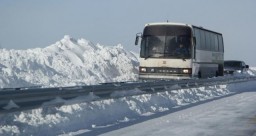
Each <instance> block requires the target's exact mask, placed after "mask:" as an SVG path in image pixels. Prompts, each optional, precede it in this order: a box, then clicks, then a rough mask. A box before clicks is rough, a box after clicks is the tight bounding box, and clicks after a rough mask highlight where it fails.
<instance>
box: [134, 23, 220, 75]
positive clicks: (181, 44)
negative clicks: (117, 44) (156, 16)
mask: <svg viewBox="0 0 256 136" xmlns="http://www.w3.org/2000/svg"><path fill="white" fill-rule="evenodd" d="M139 41H141V42H140V58H139V62H140V66H139V79H190V78H207V77H214V76H223V66H224V42H223V37H222V34H221V33H219V32H215V31H212V30H208V29H205V28H203V27H198V26H194V25H191V24H185V23H171V22H163V23H149V24H146V25H145V27H144V30H143V33H137V34H136V40H135V45H138V43H139Z"/></svg>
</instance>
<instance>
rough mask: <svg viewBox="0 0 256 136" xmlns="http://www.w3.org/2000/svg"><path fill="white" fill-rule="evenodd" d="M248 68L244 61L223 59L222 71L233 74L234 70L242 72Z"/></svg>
mask: <svg viewBox="0 0 256 136" xmlns="http://www.w3.org/2000/svg"><path fill="white" fill-rule="evenodd" d="M248 68H249V65H246V64H245V63H244V61H239V60H227V61H224V73H225V74H233V73H234V72H237V73H243V72H245V71H246V70H247V69H248Z"/></svg>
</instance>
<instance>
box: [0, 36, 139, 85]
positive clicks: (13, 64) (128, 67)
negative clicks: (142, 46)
mask: <svg viewBox="0 0 256 136" xmlns="http://www.w3.org/2000/svg"><path fill="white" fill-rule="evenodd" d="M137 73H138V60H137V57H136V56H135V54H134V53H132V52H129V51H126V50H124V48H123V46H122V45H117V46H112V47H110V46H102V45H99V44H96V45H94V44H93V43H91V42H90V41H88V40H85V39H78V40H76V39H74V38H71V37H70V36H68V35H66V36H64V38H63V39H61V40H60V41H58V42H56V43H55V44H53V45H50V46H48V47H46V48H36V49H28V50H6V49H0V87H2V88H3V87H7V88H8V87H27V86H45V87H54V86H74V85H81V84H82V85H83V84H87V85H89V84H98V83H102V82H118V81H134V80H137Z"/></svg>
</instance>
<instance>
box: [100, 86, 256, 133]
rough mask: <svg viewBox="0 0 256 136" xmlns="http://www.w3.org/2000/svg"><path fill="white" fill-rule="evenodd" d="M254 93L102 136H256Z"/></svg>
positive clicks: (177, 112) (197, 107) (169, 115)
mask: <svg viewBox="0 0 256 136" xmlns="http://www.w3.org/2000/svg"><path fill="white" fill-rule="evenodd" d="M255 105H256V91H252V92H244V93H239V94H236V95H233V96H229V97H224V98H222V99H218V100H214V101H210V102H207V103H203V104H200V105H197V106H193V107H190V108H187V109H183V110H178V111H176V112H173V113H170V114H167V115H164V116H160V117H158V118H153V119H150V120H146V121H142V122H141V123H137V124H133V125H130V126H127V127H124V128H121V129H115V130H112V131H111V130H109V132H107V133H104V134H102V135H103V136H113V135H116V136H117V135H120V136H121V135H122V136H143V135H147V136H156V135H159V136H170V135H172V136H199V135H200V136H256V108H255V107H256V106H255Z"/></svg>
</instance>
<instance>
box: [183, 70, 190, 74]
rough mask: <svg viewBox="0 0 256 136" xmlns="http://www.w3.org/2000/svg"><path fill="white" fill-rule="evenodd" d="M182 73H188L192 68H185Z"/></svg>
mask: <svg viewBox="0 0 256 136" xmlns="http://www.w3.org/2000/svg"><path fill="white" fill-rule="evenodd" d="M182 73H186V74H188V73H191V69H183V70H182Z"/></svg>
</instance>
